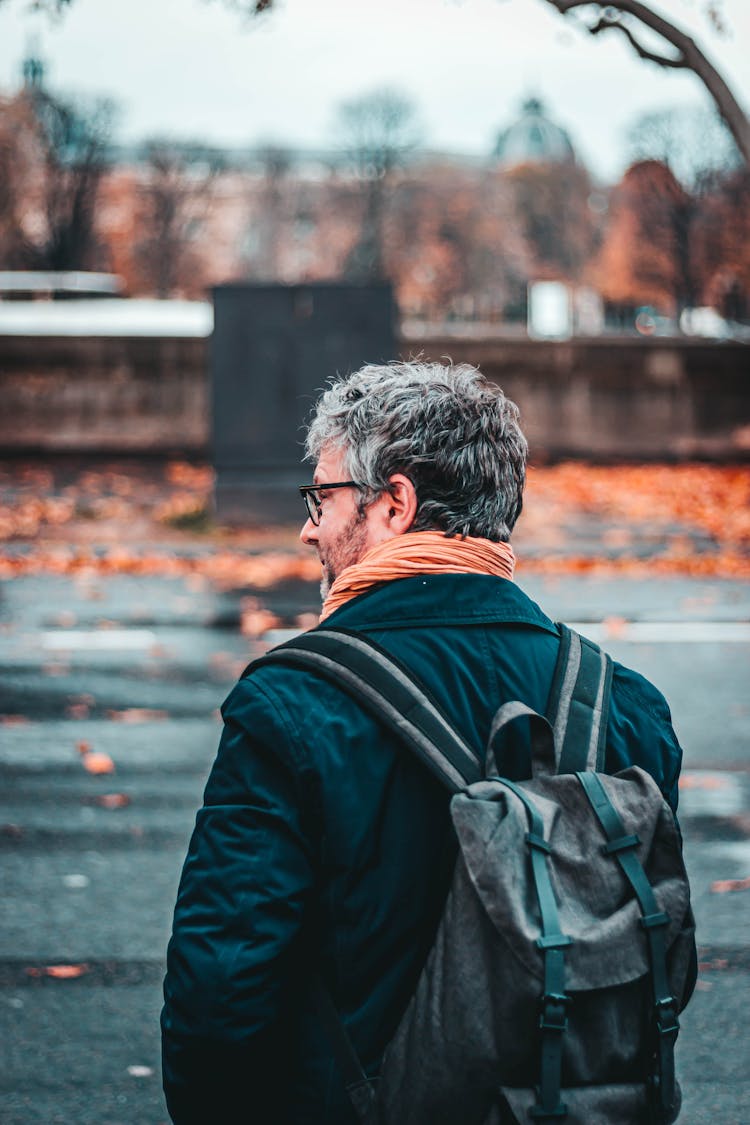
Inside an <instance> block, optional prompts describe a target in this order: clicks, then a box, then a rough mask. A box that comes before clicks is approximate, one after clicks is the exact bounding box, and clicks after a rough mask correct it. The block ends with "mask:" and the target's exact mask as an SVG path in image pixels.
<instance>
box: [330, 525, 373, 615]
mask: <svg viewBox="0 0 750 1125" xmlns="http://www.w3.org/2000/svg"><path fill="white" fill-rule="evenodd" d="M366 539H367V524H366V520H365V514H364V512H363V513H362V514H360V513H359V512H357V513H356V514H355V515H354V516H353V517H352V519H351V520H350V521H349V523H348V524H347V525H346V527H345V528H344V529H343V530H342V532H341V534H340V535H338V536H337V538H336V539H335V540H334V541H333V542H332V543H331V544H330V546H329V547H328V548H327V550H326V551H325V554H321V556H320V563H321V566H322V567H323V577H322V578H321V580H320V598H321V601H325V600H326V598H327V597H328V595H329V593H330V592H331V587H332V586H333V584H334V582H335V581H336V579H337V578H338V577H339V575H340V574H341V572H342V571H344V570H346V568H347V567H348V566H354V564H355V563H357V562H359V560H360V559H361V558H362V555H363V554H364V553H365V542H366Z"/></svg>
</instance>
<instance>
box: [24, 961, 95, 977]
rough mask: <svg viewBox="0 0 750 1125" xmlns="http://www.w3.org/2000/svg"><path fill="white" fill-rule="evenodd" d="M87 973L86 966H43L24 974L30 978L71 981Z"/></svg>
mask: <svg viewBox="0 0 750 1125" xmlns="http://www.w3.org/2000/svg"><path fill="white" fill-rule="evenodd" d="M88 971H89V967H88V965H86V964H80V965H43V966H42V967H41V968H36V967H30V968H28V969H27V970H26V973H27V975H28V976H30V977H55V978H56V979H57V980H72V979H73V978H74V977H82V976H83V975H84V973H87V972H88Z"/></svg>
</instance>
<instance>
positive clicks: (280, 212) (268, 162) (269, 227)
mask: <svg viewBox="0 0 750 1125" xmlns="http://www.w3.org/2000/svg"><path fill="white" fill-rule="evenodd" d="M258 156H259V158H260V162H261V166H262V169H263V179H262V183H261V185H260V191H259V196H258V206H257V209H256V210H257V217H256V220H255V222H254V223H253V226H252V228H251V231H250V233H251V234H252V236H253V243H252V245H253V249H252V252H251V253H249V254H248V255H247V261H246V267H245V272H246V274H247V276H248V277H256V278H261V279H263V280H265V281H276V280H278V278H279V272H280V254H281V245H282V234H283V229H284V224H285V220H286V221H291V220H290V217H289V216H288V215H287V214H286V213H285V206H284V204H285V195H286V194H287V193H286V192H285V187H286V181H287V178H288V175H289V172H290V170H291V167H292V156H291V153H290V152H289V150H288V149H286V148H283V147H282V146H281V145H277V144H274V143H268V144H264V145H262V146H261V148H260V151H259V153H258Z"/></svg>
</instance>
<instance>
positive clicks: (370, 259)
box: [339, 89, 418, 279]
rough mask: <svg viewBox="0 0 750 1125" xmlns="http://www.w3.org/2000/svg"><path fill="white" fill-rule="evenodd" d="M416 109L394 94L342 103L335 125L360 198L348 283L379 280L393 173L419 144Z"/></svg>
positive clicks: (381, 92) (386, 92)
mask: <svg viewBox="0 0 750 1125" xmlns="http://www.w3.org/2000/svg"><path fill="white" fill-rule="evenodd" d="M415 118H416V114H415V109H414V105H413V104H412V102H411V101H410V100H409V99H408V98H407V97H406V96H405V95H403V94H401V93H399V92H398V91H397V90H389V89H382V90H373V91H372V92H371V93H369V94H364V95H362V96H361V97H359V98H354V99H353V100H351V101H348V102H344V104H343V105H342V106H341V107H340V109H339V121H340V129H341V135H342V138H343V142H344V148H345V151H346V153H347V156H348V158H349V160H350V162H351V164H352V167H353V170H354V174H355V176H356V178H357V181H358V183H359V185H360V189H361V193H362V225H361V230H360V236H359V239H358V241H357V243H356V245H355V246H354V248H353V250H352V252H351V254H350V256H349V260H348V262H347V267H346V272H347V274H348V275H349V276H350V277H352V278H357V279H373V278H379V277H382V276H383V274H384V267H383V218H384V210H385V203H386V196H387V192H388V190H389V188H390V186H391V179H392V176H393V173H394V171H395V170H396V169H397V168H398V167H399V166H401V165H402V164H403V162H404V160H405V158H406V156H407V155H408V154H409V153H410V152H411V151H412V150H413V149H414V148H415V146H416V144H417V136H418V133H417V126H416V121H415Z"/></svg>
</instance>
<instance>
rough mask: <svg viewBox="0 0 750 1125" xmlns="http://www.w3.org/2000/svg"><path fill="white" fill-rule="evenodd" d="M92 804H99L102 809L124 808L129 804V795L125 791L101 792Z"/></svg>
mask: <svg viewBox="0 0 750 1125" xmlns="http://www.w3.org/2000/svg"><path fill="white" fill-rule="evenodd" d="M94 804H97V805H101V807H102V808H103V809H124V808H126V807H127V806H128V805H129V804H130V797H128V795H127V793H102V794H101V795H100V796H99V797H97V798H96V799H95V801H94Z"/></svg>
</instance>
